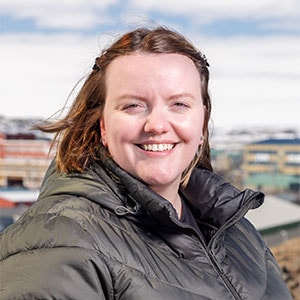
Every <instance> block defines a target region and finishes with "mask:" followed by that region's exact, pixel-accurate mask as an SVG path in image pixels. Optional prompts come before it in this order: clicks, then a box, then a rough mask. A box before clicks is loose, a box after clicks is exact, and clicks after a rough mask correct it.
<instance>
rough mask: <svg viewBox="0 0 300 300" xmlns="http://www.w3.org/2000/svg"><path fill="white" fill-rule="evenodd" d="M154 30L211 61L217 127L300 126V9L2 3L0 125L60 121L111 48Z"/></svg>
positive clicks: (89, 1) (290, 0)
mask: <svg viewBox="0 0 300 300" xmlns="http://www.w3.org/2000/svg"><path fill="white" fill-rule="evenodd" d="M153 24H159V25H164V26H168V27H171V28H174V29H176V30H178V31H180V32H181V33H183V34H185V35H186V36H187V37H188V38H189V39H190V40H191V41H192V42H193V43H194V44H195V45H196V46H197V47H198V48H199V49H200V50H201V51H202V52H204V53H205V54H206V56H207V58H208V60H209V63H210V65H211V82H210V92H211V96H212V102H213V115H212V117H213V123H214V124H215V126H253V125H257V126H260V125H268V126H300V125H299V117H298V112H297V109H299V111H300V106H299V103H300V102H299V101H300V99H299V98H300V96H299V82H300V1H299V0H284V1H282V0H252V1H241V0H226V1H224V0H210V1H203V0H185V1H179V0H161V1H154V0H151V1H150V0H143V1H140V0H126V1H121V0H101V1H99V0H60V1H58V0H4V1H1V3H0V51H1V58H0V64H1V68H0V80H1V83H2V88H1V89H0V99H1V100H0V101H1V111H0V115H5V116H12V117H14V116H17V117H19V116H24V117H30V116H35V117H42V118H46V117H49V116H51V115H53V114H54V113H55V112H56V111H57V110H59V109H60V108H62V107H63V105H64V103H65V101H66V99H67V97H68V95H69V92H70V91H71V89H72V88H73V86H74V85H75V84H76V82H77V81H78V80H79V79H80V78H82V77H84V76H86V75H87V74H88V72H89V71H90V68H91V66H92V65H93V61H94V58H95V57H96V56H97V55H98V53H99V52H100V50H101V47H102V46H103V45H106V44H107V43H109V42H111V41H112V40H113V38H114V37H116V36H117V35H118V34H120V33H123V32H125V31H127V30H129V29H131V28H135V27H137V26H140V25H142V26H143V25H146V26H147V25H150V26H151V25H153ZM69 101H72V100H69Z"/></svg>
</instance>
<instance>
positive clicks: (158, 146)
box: [138, 144, 175, 152]
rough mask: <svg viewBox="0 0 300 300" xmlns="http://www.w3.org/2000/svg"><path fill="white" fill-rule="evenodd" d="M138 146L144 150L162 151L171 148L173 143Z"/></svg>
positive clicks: (173, 145)
mask: <svg viewBox="0 0 300 300" xmlns="http://www.w3.org/2000/svg"><path fill="white" fill-rule="evenodd" d="M138 147H139V148H141V149H143V150H145V151H152V152H162V151H168V150H171V149H173V148H174V147H175V144H139V145H138Z"/></svg>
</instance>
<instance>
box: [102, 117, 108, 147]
mask: <svg viewBox="0 0 300 300" xmlns="http://www.w3.org/2000/svg"><path fill="white" fill-rule="evenodd" d="M100 132H101V143H102V145H103V146H104V147H106V146H107V141H106V130H105V122H104V120H103V118H101V119H100Z"/></svg>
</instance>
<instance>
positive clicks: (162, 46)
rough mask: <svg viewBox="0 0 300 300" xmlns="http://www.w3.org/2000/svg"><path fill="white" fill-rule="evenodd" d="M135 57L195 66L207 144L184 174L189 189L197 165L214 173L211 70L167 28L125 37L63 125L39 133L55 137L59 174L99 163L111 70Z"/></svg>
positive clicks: (101, 62) (96, 69) (99, 61)
mask: <svg viewBox="0 0 300 300" xmlns="http://www.w3.org/2000/svg"><path fill="white" fill-rule="evenodd" d="M135 52H143V53H177V54H182V55H185V56H187V57H189V58H190V59H191V60H192V61H193V62H194V64H195V66H196V68H197V70H198V72H199V74H200V79H201V86H200V89H201V93H202V99H203V104H204V106H205V119H204V127H203V135H204V140H203V143H202V145H201V146H200V149H199V151H198V152H197V154H195V157H194V159H193V161H192V162H191V163H190V165H189V166H188V167H187V169H186V170H185V171H184V172H183V174H182V179H181V184H182V186H183V187H184V186H186V184H187V183H188V180H189V177H190V174H191V172H192V170H193V169H194V168H195V166H196V165H199V166H201V167H202V168H205V169H208V170H212V166H211V161H210V146H209V139H208V138H209V132H208V122H209V119H210V114H211V100H210V96H209V93H208V81H209V70H208V66H209V65H208V63H207V60H206V57H205V56H204V55H203V54H202V53H201V52H200V51H199V50H197V49H196V48H195V47H194V46H193V45H192V43H191V42H189V41H188V40H187V39H186V38H185V37H184V36H183V35H181V34H179V33H178V32H176V31H174V30H170V29H168V28H165V27H157V28H154V29H148V28H137V29H135V30H133V31H131V32H127V33H126V34H124V35H123V36H121V37H120V38H119V39H117V40H116V41H115V42H114V43H113V44H111V45H110V46H109V47H108V48H106V49H104V50H103V51H102V53H101V54H100V55H99V57H97V58H96V60H95V64H94V66H93V69H92V71H91V73H90V74H89V75H88V76H87V78H86V80H85V82H84V83H83V86H82V88H81V89H80V91H79V92H78V94H77V96H76V98H75V100H74V102H73V104H72V106H71V107H70V109H69V111H68V113H67V114H66V116H64V117H63V118H61V119H60V120H56V121H52V122H48V123H47V122H45V123H42V124H40V125H38V126H36V128H37V129H39V130H41V131H44V132H49V133H55V136H54V139H53V142H52V147H54V146H56V147H57V151H56V169H57V171H60V172H66V173H72V172H82V171H83V170H84V169H85V168H86V167H88V165H89V163H90V162H91V161H92V160H95V159H99V155H98V154H99V150H100V147H102V146H101V130H100V124H99V123H100V119H101V117H102V114H103V109H104V105H105V98H106V84H105V82H106V73H107V68H108V66H109V65H110V63H111V62H112V61H113V60H114V59H116V58H117V57H119V56H123V55H129V54H132V53H135ZM199 139H200V137H199Z"/></svg>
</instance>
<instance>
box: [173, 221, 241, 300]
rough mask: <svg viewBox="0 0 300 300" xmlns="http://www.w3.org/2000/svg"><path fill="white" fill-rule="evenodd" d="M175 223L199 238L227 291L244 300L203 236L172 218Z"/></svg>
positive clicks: (239, 299) (237, 298) (237, 299)
mask: <svg viewBox="0 0 300 300" xmlns="http://www.w3.org/2000/svg"><path fill="white" fill-rule="evenodd" d="M171 219H172V220H173V222H174V223H175V224H177V225H178V226H180V227H181V228H185V229H190V230H192V231H193V233H194V234H195V236H196V237H197V240H198V242H199V243H200V244H201V246H202V247H203V248H204V252H205V253H206V256H207V258H208V260H209V262H210V263H211V264H212V266H213V268H214V270H215V272H216V273H217V274H218V275H219V276H220V277H221V279H222V281H223V283H224V285H225V287H226V288H227V290H228V291H229V293H230V294H231V295H232V296H233V298H234V299H235V300H242V298H241V296H240V295H239V294H238V292H237V291H236V290H235V288H234V286H233V285H232V283H231V282H230V281H229V279H228V278H227V276H226V275H225V272H224V270H223V268H222V266H221V265H220V264H219V262H218V260H217V258H216V256H215V254H214V252H213V251H212V250H209V249H208V247H207V246H206V244H205V243H204V241H202V238H201V236H199V234H198V233H197V232H196V231H195V230H194V228H193V227H191V226H189V225H185V226H183V224H182V223H180V222H178V220H177V219H176V218H172V217H171Z"/></svg>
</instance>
